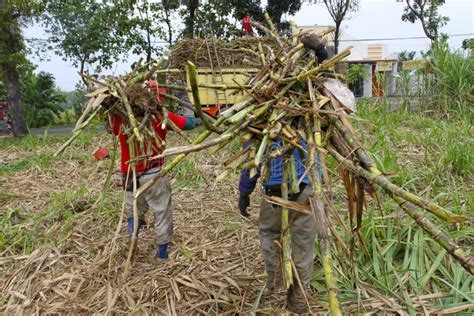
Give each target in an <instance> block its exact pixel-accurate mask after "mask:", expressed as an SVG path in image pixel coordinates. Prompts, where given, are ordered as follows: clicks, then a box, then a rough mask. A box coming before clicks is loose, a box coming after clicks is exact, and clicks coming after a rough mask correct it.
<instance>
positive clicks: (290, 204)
mask: <svg viewBox="0 0 474 316" xmlns="http://www.w3.org/2000/svg"><path fill="white" fill-rule="evenodd" d="M263 198H264V199H266V200H267V201H268V202H270V203H272V204H276V205H278V206H282V207H286V208H288V209H290V210H294V211H297V212H300V213H304V214H312V213H311V207H310V206H309V205H307V204H303V203H300V202H294V201H289V200H286V199H283V198H281V197H278V196H268V195H263Z"/></svg>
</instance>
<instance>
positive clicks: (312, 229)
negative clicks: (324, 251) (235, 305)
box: [258, 186, 316, 286]
mask: <svg viewBox="0 0 474 316" xmlns="http://www.w3.org/2000/svg"><path fill="white" fill-rule="evenodd" d="M310 194H311V187H309V186H308V187H306V188H305V189H304V190H303V192H301V194H300V195H299V197H298V199H297V200H296V201H297V202H305V201H306V200H307V199H308V197H309V195H310ZM292 222H293V224H292V225H291V228H290V230H291V241H292V244H291V257H292V259H293V261H294V263H295V266H296V271H297V272H298V276H299V278H300V280H301V282H302V283H303V284H304V285H305V286H306V285H308V284H309V281H310V280H311V275H312V273H313V255H314V242H315V239H316V222H315V218H314V216H313V215H309V214H303V213H300V212H297V211H292V210H290V213H289V223H292ZM258 228H259V233H260V247H261V250H262V256H263V260H264V261H265V269H266V271H267V273H268V275H269V276H270V277H274V278H275V279H274V280H272V282H273V283H274V286H279V285H281V272H282V267H281V262H282V260H281V250H280V248H279V247H278V245H277V244H276V243H275V241H279V240H280V234H281V208H280V207H278V206H275V205H272V204H271V203H269V202H267V201H266V200H262V202H261V204H260V217H259V223H258ZM295 284H297V283H295Z"/></svg>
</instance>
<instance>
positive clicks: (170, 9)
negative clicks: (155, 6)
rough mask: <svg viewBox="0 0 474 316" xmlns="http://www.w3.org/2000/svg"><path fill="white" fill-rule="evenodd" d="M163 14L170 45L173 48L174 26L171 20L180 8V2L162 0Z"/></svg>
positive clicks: (177, 0) (176, 0)
mask: <svg viewBox="0 0 474 316" xmlns="http://www.w3.org/2000/svg"><path fill="white" fill-rule="evenodd" d="M161 3H162V5H163V13H164V14H165V23H166V26H167V28H168V38H167V41H168V44H169V46H170V47H171V45H173V25H172V24H171V19H172V15H173V13H174V11H176V10H177V9H178V8H179V0H162V1H161Z"/></svg>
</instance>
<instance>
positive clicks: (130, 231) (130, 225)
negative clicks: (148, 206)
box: [128, 217, 145, 238]
mask: <svg viewBox="0 0 474 316" xmlns="http://www.w3.org/2000/svg"><path fill="white" fill-rule="evenodd" d="M144 223H145V222H144V221H143V220H141V219H139V220H138V227H137V237H138V233H139V232H140V228H141V227H142V226H143V225H144ZM132 236H133V217H129V218H128V237H130V238H132Z"/></svg>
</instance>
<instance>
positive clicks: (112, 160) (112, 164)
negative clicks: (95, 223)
mask: <svg viewBox="0 0 474 316" xmlns="http://www.w3.org/2000/svg"><path fill="white" fill-rule="evenodd" d="M113 139H114V140H113V148H112V156H111V157H110V164H109V170H108V171H107V177H106V178H105V182H104V186H103V187H102V191H100V195H99V198H98V199H97V202H96V203H98V204H99V209H102V207H103V206H104V200H105V193H106V191H107V189H108V188H109V185H110V180H111V179H112V174H113V173H114V168H115V160H116V158H117V149H118V137H116V136H114V137H113Z"/></svg>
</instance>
